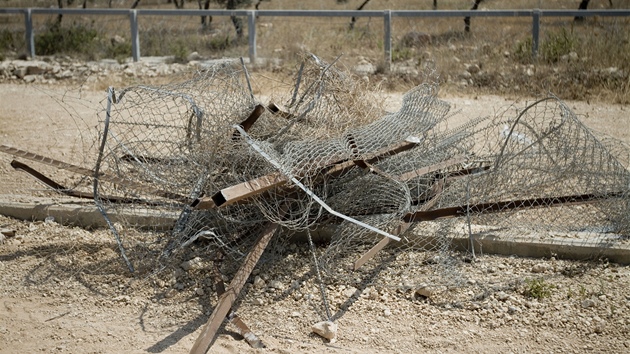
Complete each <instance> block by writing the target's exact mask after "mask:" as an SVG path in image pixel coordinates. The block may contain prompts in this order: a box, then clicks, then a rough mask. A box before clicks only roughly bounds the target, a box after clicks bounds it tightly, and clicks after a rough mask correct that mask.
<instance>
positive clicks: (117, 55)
mask: <svg viewBox="0 0 630 354" xmlns="http://www.w3.org/2000/svg"><path fill="white" fill-rule="evenodd" d="M106 55H107V57H108V58H112V59H116V60H117V61H118V62H119V63H122V62H124V61H125V59H127V58H129V57H130V56H131V42H120V43H112V44H111V45H110V46H109V47H108V48H107V54H106Z"/></svg>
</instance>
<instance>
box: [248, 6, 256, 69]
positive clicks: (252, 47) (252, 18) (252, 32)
mask: <svg viewBox="0 0 630 354" xmlns="http://www.w3.org/2000/svg"><path fill="white" fill-rule="evenodd" d="M247 34H248V37H249V39H248V40H249V63H250V64H251V65H254V64H255V63H256V11H255V10H249V11H247Z"/></svg>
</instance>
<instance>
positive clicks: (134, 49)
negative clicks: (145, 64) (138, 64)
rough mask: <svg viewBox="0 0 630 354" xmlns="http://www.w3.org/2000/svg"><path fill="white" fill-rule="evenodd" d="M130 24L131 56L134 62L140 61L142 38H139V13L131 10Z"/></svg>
mask: <svg viewBox="0 0 630 354" xmlns="http://www.w3.org/2000/svg"><path fill="white" fill-rule="evenodd" d="M129 22H130V27H131V55H132V56H133V61H139V60H140V38H139V37H138V11H136V10H129Z"/></svg>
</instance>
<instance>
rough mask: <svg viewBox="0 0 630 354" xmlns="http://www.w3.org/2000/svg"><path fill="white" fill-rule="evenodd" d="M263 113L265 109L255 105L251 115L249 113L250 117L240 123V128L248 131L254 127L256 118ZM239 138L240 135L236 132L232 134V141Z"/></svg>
mask: <svg viewBox="0 0 630 354" xmlns="http://www.w3.org/2000/svg"><path fill="white" fill-rule="evenodd" d="M264 111H265V107H264V106H263V105H261V104H258V105H256V107H254V110H253V111H252V113H250V115H249V116H248V117H247V118H246V119H245V120H244V121H242V122H241V124H240V126H241V127H243V130H245V131H249V129H250V128H251V127H252V126H253V125H254V123H256V121H257V120H258V118H260V116H261V115H262V114H263V112H264ZM240 136H241V133H239V132H238V130H234V133H233V134H232V140H236V139H238V138H239V137H240Z"/></svg>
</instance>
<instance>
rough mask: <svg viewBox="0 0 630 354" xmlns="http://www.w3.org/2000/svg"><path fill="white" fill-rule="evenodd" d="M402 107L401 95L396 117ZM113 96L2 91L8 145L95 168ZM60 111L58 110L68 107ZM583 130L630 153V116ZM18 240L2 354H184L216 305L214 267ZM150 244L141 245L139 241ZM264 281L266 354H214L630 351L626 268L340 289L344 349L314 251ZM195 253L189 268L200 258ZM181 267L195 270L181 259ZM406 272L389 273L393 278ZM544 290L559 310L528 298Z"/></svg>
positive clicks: (4, 253) (49, 231) (517, 268)
mask: <svg viewBox="0 0 630 354" xmlns="http://www.w3.org/2000/svg"><path fill="white" fill-rule="evenodd" d="M400 97H401V96H400V95H399V94H397V95H392V97H391V98H390V99H389V101H388V102H389V103H388V104H389V105H391V107H392V108H393V107H394V106H395V105H396V103H397V102H399V101H400ZM104 98H105V92H102V91H94V90H89V89H88V90H85V91H82V92H81V93H80V95H78V94H76V93H74V94H72V93H70V92H69V91H68V90H67V89H66V88H64V87H59V86H47V87H33V86H27V85H8V84H5V85H0V101H1V104H0V137H1V139H0V143H1V144H5V145H11V146H15V147H19V148H23V149H26V150H29V151H32V152H36V153H40V154H44V155H47V156H52V157H55V158H58V159H60V160H64V161H67V162H72V163H77V164H81V163H87V162H89V161H90V159H89V157H90V148H91V147H92V146H93V141H94V137H93V133H94V132H95V129H96V128H95V126H96V124H97V118H96V114H95V112H96V111H97V110H99V109H100V107H102V101H103V99H104ZM443 98H444V99H445V100H447V101H449V102H451V103H452V104H453V105H454V109H455V110H461V113H460V115H461V119H462V120H465V119H469V118H474V117H478V116H482V115H488V114H493V113H494V112H495V111H500V110H501V109H505V108H506V107H509V106H510V105H511V104H512V103H515V101H518V102H517V103H518V104H519V105H522V104H524V101H525V100H524V99H522V98H521V99H518V100H517V99H516V98H514V97H499V96H469V97H452V96H449V95H448V94H446V95H445V96H444V97H443ZM60 103H61V104H60ZM568 104H569V107H571V108H572V109H573V110H574V111H575V112H576V113H578V114H580V115H582V117H583V121H584V123H585V124H586V125H588V126H590V127H593V128H595V129H597V130H599V131H601V132H603V133H607V134H609V135H611V136H613V137H615V138H617V139H620V140H623V141H625V142H630V129H629V128H628V124H627V122H628V109H629V107H627V106H620V105H610V104H602V103H596V102H588V103H587V102H568ZM10 160H11V156H7V155H6V154H0V194H1V195H4V196H5V197H6V196H7V195H21V194H33V188H34V187H32V185H33V182H32V180H29V179H27V178H24V177H23V176H21V175H20V174H19V173H17V172H15V171H13V169H12V168H11V167H10V166H9V165H8V163H9V162H10ZM0 228H2V229H8V230H14V231H15V235H13V236H9V237H6V238H5V240H4V242H2V243H0V353H31V352H39V351H41V352H69V353H77V352H83V353H121V352H125V353H127V352H129V353H136V352H138V353H139V352H143V353H144V352H151V353H185V352H188V351H189V350H190V348H191V347H192V344H193V343H194V341H195V339H196V338H197V336H198V335H199V332H200V327H201V326H202V324H203V323H205V321H206V320H207V318H208V315H209V314H210V313H211V311H212V308H213V306H214V303H215V302H216V300H215V293H214V292H213V290H212V285H211V282H209V279H207V271H208V268H207V267H201V268H199V269H196V270H192V271H184V270H183V269H181V268H176V267H175V268H173V269H171V270H170V271H168V272H163V273H161V274H159V275H156V276H150V273H148V272H144V273H141V274H136V275H132V274H130V273H129V272H128V271H127V270H126V269H125V267H124V266H123V264H122V263H121V262H120V259H119V256H118V253H117V251H116V245H115V243H114V242H113V240H112V237H111V235H110V234H109V233H108V232H107V231H106V230H90V231H88V230H84V229H80V228H73V227H67V226H62V225H59V224H57V223H55V222H54V221H53V222H28V221H18V220H14V219H10V218H7V217H4V216H0ZM138 237H142V236H138ZM279 254H281V255H282V256H281V257H278V258H277V259H275V260H274V259H272V260H271V261H268V262H266V263H264V264H262V265H260V267H259V269H257V270H256V271H255V273H256V274H257V275H258V276H260V277H261V279H262V283H261V282H259V283H258V285H254V284H252V283H251V282H252V281H253V279H250V283H249V284H248V285H247V286H246V288H247V290H248V291H247V293H246V294H245V295H244V296H242V298H241V301H240V304H239V309H238V313H239V315H240V316H241V317H242V318H243V319H244V320H245V321H246V322H247V324H248V325H249V326H250V327H251V328H252V330H253V331H254V332H255V333H256V334H258V335H259V336H260V338H261V339H262V340H263V341H264V342H265V343H266V344H267V347H268V348H267V349H252V348H250V347H249V345H248V344H247V343H246V342H245V341H244V340H242V338H240V337H239V336H238V335H237V334H235V329H234V328H233V327H232V325H231V324H228V325H227V326H226V327H225V328H224V329H223V330H222V331H221V332H220V336H219V337H218V339H217V341H216V343H215V344H214V346H213V347H212V349H211V352H217V353H248V352H250V353H258V352H278V353H314V352H332V353H367V352H369V353H376V352H378V353H400V352H404V353H412V352H413V353H417V352H431V353H459V352H472V353H486V352H502V353H521V352H522V353H534V352H541V353H543V352H544V353H552V352H562V353H572V352H573V353H581V352H601V353H604V352H606V353H621V352H628V351H630V340H629V339H628V338H630V295H629V294H628V290H627V289H629V288H630V269H629V268H628V267H625V266H619V265H616V264H609V263H608V262H606V261H605V260H604V261H597V262H574V261H565V260H556V259H553V258H551V259H545V260H540V259H522V258H515V257H500V256H491V255H484V256H482V257H480V258H479V259H478V261H477V262H475V263H472V264H464V265H463V269H462V274H464V275H465V277H466V285H465V286H462V287H458V288H455V289H448V290H444V289H443V290H441V291H436V292H434V293H432V294H431V295H430V297H429V298H425V297H423V296H419V295H418V294H416V293H414V291H413V289H412V290H409V291H401V290H395V289H389V288H383V287H379V286H376V285H373V284H369V283H361V284H352V285H351V284H330V285H329V286H328V289H327V291H328V294H329V297H330V301H331V303H332V305H333V306H332V308H333V309H336V310H335V311H336V312H334V313H333V314H332V315H333V318H334V319H335V320H336V323H337V324H338V325H339V335H338V339H337V341H336V342H335V343H327V342H326V341H325V340H323V339H321V338H320V337H318V336H316V335H314V334H312V333H311V330H310V326H311V325H312V324H313V323H315V322H318V321H320V320H321V317H320V315H318V314H317V313H316V312H315V310H314V309H313V306H311V304H310V302H309V301H308V300H307V299H308V297H309V295H312V294H317V290H316V288H315V286H314V279H312V278H313V276H312V275H311V274H310V273H309V257H308V252H307V249H305V248H303V246H301V245H294V246H290V247H287V248H286V249H283V250H282V251H281V252H280V253H279ZM193 256H195V255H194V254H189V255H183V256H182V257H193ZM184 260H185V258H184ZM395 267H396V263H394V264H392V269H389V270H388V271H392V272H393V273H392V274H395V269H396V268H395ZM531 279H542V282H543V283H542V284H543V285H544V286H545V289H548V290H549V297H544V298H540V299H537V298H535V297H532V296H531V294H530V293H528V290H531V284H532V283H528V281H531Z"/></svg>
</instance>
